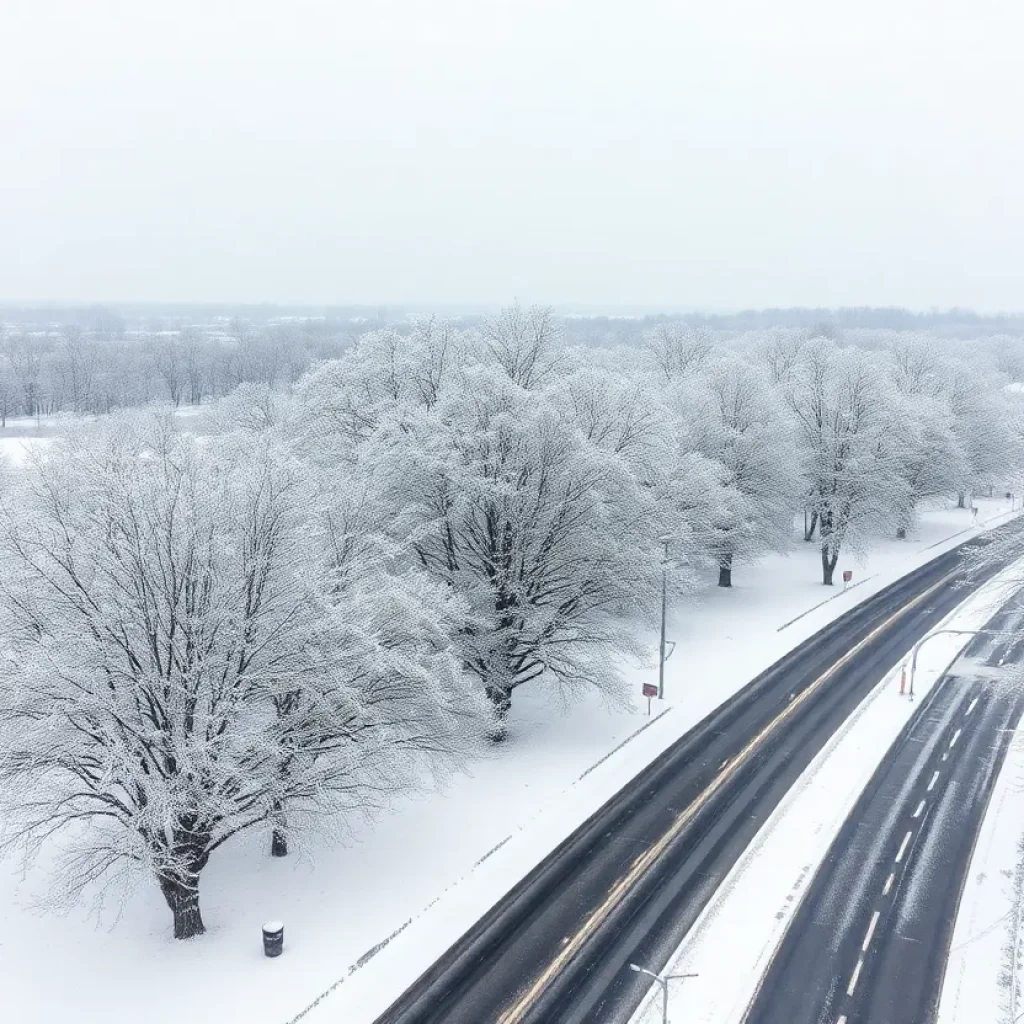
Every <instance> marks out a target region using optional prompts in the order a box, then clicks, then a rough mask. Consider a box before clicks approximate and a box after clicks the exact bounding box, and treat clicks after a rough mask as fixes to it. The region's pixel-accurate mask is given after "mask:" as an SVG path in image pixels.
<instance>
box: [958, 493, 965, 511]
mask: <svg viewBox="0 0 1024 1024" xmlns="http://www.w3.org/2000/svg"><path fill="white" fill-rule="evenodd" d="M966 500H967V494H966V492H965V491H960V493H959V494H957V496H956V507H957V508H967V505H966Z"/></svg>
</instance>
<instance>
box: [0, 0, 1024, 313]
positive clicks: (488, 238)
mask: <svg viewBox="0 0 1024 1024" xmlns="http://www.w3.org/2000/svg"><path fill="white" fill-rule="evenodd" d="M0 27H2V28H3V34H4V38H5V58H4V61H3V62H2V63H0V143H2V144H3V146H4V150H5V154H6V156H7V158H6V159H5V160H4V161H3V162H2V163H0V235H2V237H3V238H4V242H5V244H4V246H3V247H2V248H0V294H2V295H3V296H4V297H5V299H4V301H6V302H8V303H9V304H22V305H30V304H54V303H67V304H121V303H132V302H154V303H161V302H163V303H182V304H199V303H218V304H237V305H241V304H262V303H269V304H274V305H290V306H296V305H301V306H307V305H332V306H333V305H351V304H359V305H392V306H393V305H399V306H401V305H406V306H425V305H427V306H464V307H478V308H479V307H486V308H495V307H497V306H500V305H504V304H507V303H509V302H511V301H513V300H515V299H519V300H520V301H522V302H524V303H527V304H529V303H535V302H536V303H542V304H552V305H555V306H557V307H559V308H561V309H570V310H576V309H595V308H601V309H607V310H612V309H618V310H625V309H632V310H638V311H647V310H652V311H658V310H671V311H674V312H675V311H678V312H687V311H698V310H699V311H715V312H730V311H735V310H746V309H764V308H787V307H810V308H818V307H823V308H826V307H827V308H835V307H853V306H879V307H889V306H896V307H901V308H907V309H914V310H931V309H935V308H939V309H949V308H953V307H960V308H970V309H974V310H977V311H979V312H982V313H990V312H1002V311H1015V310H1020V309H1022V308H1024V297H1022V294H1021V286H1020V282H1021V280H1024V247H1022V246H1021V245H1020V237H1021V235H1022V230H1021V229H1022V227H1024V185H1022V182H1024V140H1022V138H1021V129H1020V127H1019V110H1020V107H1021V100H1022V99H1024V82H1022V80H1021V78H1020V76H1019V75H1018V74H1017V71H1016V67H1017V58H1018V52H1017V51H1018V49H1019V42H1020V39H1021V38H1022V36H1024V33H1022V30H1024V8H1022V6H1021V5H1019V4H1016V3H1011V2H1008V0H975V2H967V0H947V2H945V3H926V2H923V0H904V2H903V3H901V4H900V5H898V7H895V6H893V5H890V4H887V3H883V2H881V0H866V2H865V3H864V4H861V5H859V6H858V7H857V8H856V9H853V10H851V11H849V12H843V13H842V14H839V13H836V12H835V11H832V10H827V9H823V8H822V7H821V6H820V5H818V4H814V3H811V2H810V0H785V2H783V3H782V4H780V5H773V6H770V7H765V6H763V5H761V4H758V3H755V2H754V0H732V2H724V3H721V4H715V5H707V4H704V5H695V4H685V3H684V4H679V3H671V2H668V0H646V2H640V3H637V4H631V5H622V4H616V3H610V2H607V0H596V2H591V3H586V4H584V3H581V2H566V0H561V2H559V0H550V2H546V3H541V2H540V0H521V2H519V3H516V4H504V3H493V4H481V3H479V2H475V3H473V2H470V0H438V2H436V3H434V4H431V5H424V4H418V3H415V2H413V0H381V2H379V3H376V4H374V5H360V6H357V5H354V4H346V3H342V4H333V3H327V2H326V0H302V2H297V3H294V4H291V5H288V6H287V8H280V7H279V6H278V5H271V4H268V3H265V2H261V0H250V2H248V3H241V2H237V0H205V2H200V0H182V2H180V3H178V4H176V5H174V6H173V7H168V6H166V5H158V4H149V3H145V2H140V3H136V4H131V5H128V4H122V3H118V2H115V0H94V2H92V3H90V4H87V5H86V4H82V3H80V2H77V3H76V2H73V0H9V3H8V4H7V5H6V9H5V13H4V16H3V19H2V22H0ZM61 297H64V298H61Z"/></svg>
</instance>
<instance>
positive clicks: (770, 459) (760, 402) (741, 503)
mask: <svg viewBox="0 0 1024 1024" xmlns="http://www.w3.org/2000/svg"><path fill="white" fill-rule="evenodd" d="M669 394H670V396H671V397H670V401H671V404H672V407H673V408H674V409H675V411H676V413H677V415H678V416H679V418H680V420H681V422H682V424H683V432H682V437H681V443H682V445H684V446H685V447H687V448H690V449H693V450H695V451H697V452H699V453H700V454H702V455H704V456H705V457H707V458H708V459H711V460H713V461H714V462H715V463H717V464H718V465H720V466H721V467H722V469H723V473H722V475H721V477H720V483H721V486H722V488H723V490H722V492H721V494H720V495H719V498H718V503H717V510H716V512H715V514H714V516H713V519H712V530H711V535H710V545H711V551H712V555H713V557H714V559H715V562H716V563H717V566H718V570H719V572H718V585H719V586H720V587H730V586H732V570H733V565H734V562H735V560H736V559H737V558H753V557H756V556H758V555H760V554H763V553H764V552H766V551H773V550H774V551H778V550H784V549H785V547H786V545H787V544H788V543H789V541H790V533H791V530H792V522H793V512H794V510H795V509H796V508H798V507H799V505H800V502H801V501H802V499H803V495H804V490H805V481H804V478H803V475H802V472H801V469H802V454H803V453H802V452H801V450H800V449H799V448H798V446H797V439H796V434H795V431H794V428H793V422H792V417H791V415H790V413H789V411H788V409H787V408H786V406H785V404H784V402H783V399H782V395H781V394H780V393H779V392H778V391H777V390H776V389H775V388H773V387H772V386H771V383H770V381H769V380H768V376H767V371H766V370H765V369H763V368H762V367H761V366H758V365H756V364H753V363H751V362H748V361H747V360H745V359H743V358H741V357H739V356H737V355H732V354H727V355H722V356H719V357H717V358H714V359H712V360H711V361H710V362H708V363H707V364H706V365H705V366H704V367H703V368H702V369H701V371H700V372H699V373H698V374H696V375H694V376H691V377H689V378H688V379H686V380H684V381H682V382H680V383H677V384H675V385H674V386H673V387H672V388H671V389H670V392H669Z"/></svg>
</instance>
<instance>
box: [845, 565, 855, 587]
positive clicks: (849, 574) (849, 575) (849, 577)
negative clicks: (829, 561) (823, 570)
mask: <svg viewBox="0 0 1024 1024" xmlns="http://www.w3.org/2000/svg"><path fill="white" fill-rule="evenodd" d="M852 579H853V573H852V572H851V571H850V570H849V569H844V570H843V585H844V586H845V585H846V584H847V583H849V582H850V580H852Z"/></svg>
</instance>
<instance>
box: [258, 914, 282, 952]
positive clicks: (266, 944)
mask: <svg viewBox="0 0 1024 1024" xmlns="http://www.w3.org/2000/svg"><path fill="white" fill-rule="evenodd" d="M283 949H284V924H283V922H281V921H268V922H267V923H266V924H265V925H264V926H263V952H264V954H265V955H266V956H280V955H281V951H282V950H283Z"/></svg>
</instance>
